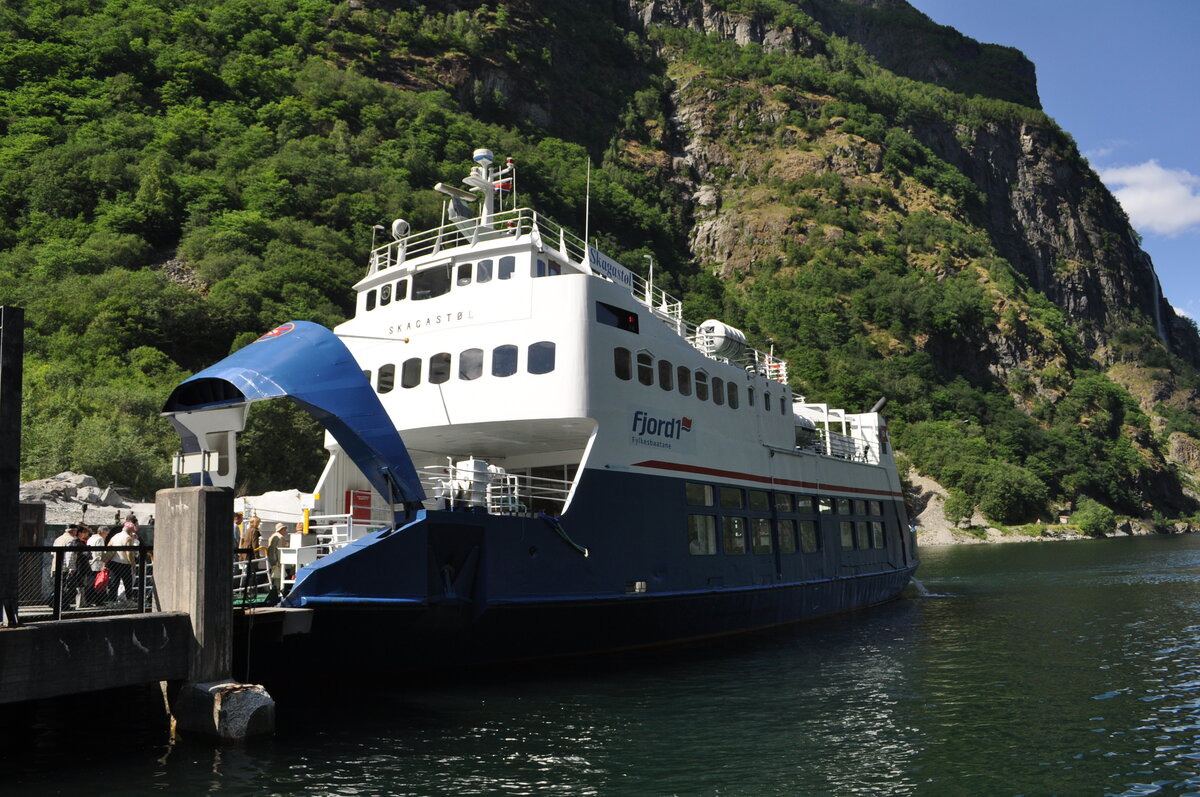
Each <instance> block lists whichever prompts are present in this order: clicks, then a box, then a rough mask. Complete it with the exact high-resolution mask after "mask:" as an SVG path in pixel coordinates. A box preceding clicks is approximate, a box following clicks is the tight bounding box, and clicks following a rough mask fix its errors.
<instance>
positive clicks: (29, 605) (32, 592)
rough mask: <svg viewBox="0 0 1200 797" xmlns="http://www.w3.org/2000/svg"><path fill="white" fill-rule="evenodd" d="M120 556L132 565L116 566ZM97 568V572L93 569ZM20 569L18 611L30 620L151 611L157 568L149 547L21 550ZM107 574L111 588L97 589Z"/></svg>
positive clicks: (39, 546) (51, 546)
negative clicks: (128, 560) (99, 581)
mask: <svg viewBox="0 0 1200 797" xmlns="http://www.w3.org/2000/svg"><path fill="white" fill-rule="evenodd" d="M118 554H128V555H129V558H131V559H133V560H134V561H133V562H129V563H127V562H121V561H118V560H117V555H118ZM95 563H99V566H97V567H96V568H95V569H93V565H94V564H95ZM17 568H18V570H17V601H18V611H19V612H20V614H21V617H22V618H23V619H26V620H31V621H36V620H61V619H63V617H65V616H66V617H75V618H80V617H94V616H100V615H108V614H134V613H144V612H148V611H151V607H152V595H153V593H154V568H153V549H152V548H150V547H148V546H144V545H142V546H139V545H120V546H82V547H75V546H57V547H56V546H53V545H29V546H21V547H19V548H18V549H17ZM105 571H107V573H108V575H107V577H106V578H107V583H106V584H104V585H102V586H100V587H97V581H96V579H97V577H99V575H100V573H101V572H105Z"/></svg>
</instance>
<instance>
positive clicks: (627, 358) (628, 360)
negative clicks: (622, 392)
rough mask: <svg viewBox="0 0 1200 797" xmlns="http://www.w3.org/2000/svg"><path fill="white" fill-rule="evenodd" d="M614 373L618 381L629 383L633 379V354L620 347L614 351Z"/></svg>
mask: <svg viewBox="0 0 1200 797" xmlns="http://www.w3.org/2000/svg"><path fill="white" fill-rule="evenodd" d="M613 372H614V373H615V374H616V375H617V379H623V380H625V381H626V382H628V381H629V380H630V379H633V354H632V353H631V352H630V351H629V349H622V348H620V347H618V348H615V349H613Z"/></svg>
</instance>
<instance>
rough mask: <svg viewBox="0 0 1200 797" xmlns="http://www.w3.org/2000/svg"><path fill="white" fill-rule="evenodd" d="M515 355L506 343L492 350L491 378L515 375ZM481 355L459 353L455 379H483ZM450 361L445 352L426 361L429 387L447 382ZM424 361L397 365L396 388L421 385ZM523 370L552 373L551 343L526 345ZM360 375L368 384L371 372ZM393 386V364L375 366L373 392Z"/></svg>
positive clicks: (468, 351) (471, 351)
mask: <svg viewBox="0 0 1200 797" xmlns="http://www.w3.org/2000/svg"><path fill="white" fill-rule="evenodd" d="M518 354H519V352H518V349H517V347H516V346H513V345H508V344H506V345H504V346H497V347H496V348H494V349H492V357H491V374H492V376H499V377H505V376H512V375H513V374H515V373H516V372H517V356H518ZM485 356H486V352H484V350H483V349H465V350H463V351H461V352H459V354H458V378H459V379H461V380H463V381H470V380H472V379H478V378H479V377H481V376H483V371H484V358H485ZM453 360H454V358H453V356H452V355H451V354H450V352H447V351H443V352H439V353H437V354H434V355H431V356H430V357H429V361H428V362H429V373H428V377H427V381H428V382H429V383H430V384H432V385H440V384H442V383H443V382H448V381H449V380H450V374H451V373H453V370H454V369H453ZM425 362H426V361H425V360H423V359H421V358H420V357H411V358H409V359H407V360H405V361H404V362H403V363H402V364H401V365H400V387H403V388H414V387H416V386H417V385H419V384H421V371H422V369H423V368H424V366H425ZM525 370H526V371H528V372H529V373H531V374H548V373H550V372H551V371H553V370H554V342H553V341H549V340H541V341H538V342H537V343H531V344H529V346H528V347H527V349H526V354H525ZM363 373H364V374H365V375H366V377H367V381H370V380H371V372H370V371H364V372H363ZM395 387H396V365H395V364H394V363H388V364H387V365H381V366H379V372H378V374H377V375H376V381H375V389H376V390H377V391H379V392H380V393H390V392H392V390H393V389H394V388H395Z"/></svg>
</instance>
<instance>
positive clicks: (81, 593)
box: [63, 523, 92, 609]
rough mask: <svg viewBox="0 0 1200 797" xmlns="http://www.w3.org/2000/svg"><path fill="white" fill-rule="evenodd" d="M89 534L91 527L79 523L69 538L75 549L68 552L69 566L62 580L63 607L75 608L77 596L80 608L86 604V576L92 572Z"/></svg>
mask: <svg viewBox="0 0 1200 797" xmlns="http://www.w3.org/2000/svg"><path fill="white" fill-rule="evenodd" d="M91 536H92V527H91V526H88V525H87V524H86V523H80V524H79V531H78V532H76V534H75V539H73V540H71V545H70V547H71V548H74V549H75V550H74V551H72V552H71V553H70V554H69V556H71V557H72V561H71V566H70V567H69V568H68V569H67V577H66V578H65V579H64V580H63V600H64V601H65V602H66V604H67V606H65V607H64V608H72V609H73V608H75V600H76V598H77V597H78V599H79V608H80V609H82V608H84V607H85V606H87V604H88V596H87V581H86V578H88V577H90V576H91V574H92V567H91V565H92V554H91V551H89V550H88V539H89V538H90V537H91Z"/></svg>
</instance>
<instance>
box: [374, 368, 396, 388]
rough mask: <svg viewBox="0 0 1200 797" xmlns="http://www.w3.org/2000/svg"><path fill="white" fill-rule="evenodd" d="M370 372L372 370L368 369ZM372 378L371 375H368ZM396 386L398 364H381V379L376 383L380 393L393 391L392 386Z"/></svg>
mask: <svg viewBox="0 0 1200 797" xmlns="http://www.w3.org/2000/svg"><path fill="white" fill-rule="evenodd" d="M367 373H368V374H369V373H370V371H367ZM367 378H368V379H370V377H369V376H368V377H367ZM395 386H396V366H395V365H393V364H391V363H389V364H388V365H381V366H379V381H378V382H376V383H375V389H376V390H378V391H379V392H380V393H391V392H392V388H393V387H395Z"/></svg>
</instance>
